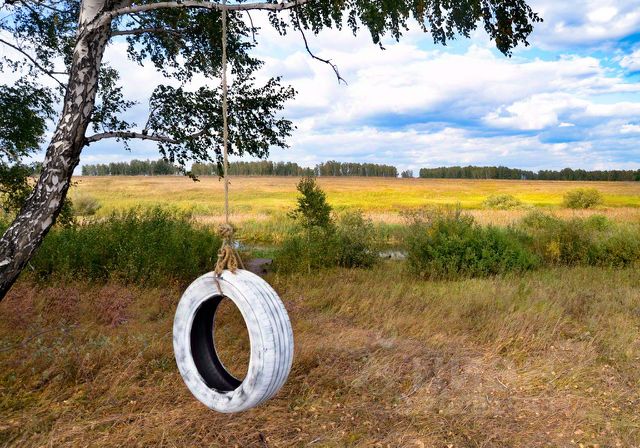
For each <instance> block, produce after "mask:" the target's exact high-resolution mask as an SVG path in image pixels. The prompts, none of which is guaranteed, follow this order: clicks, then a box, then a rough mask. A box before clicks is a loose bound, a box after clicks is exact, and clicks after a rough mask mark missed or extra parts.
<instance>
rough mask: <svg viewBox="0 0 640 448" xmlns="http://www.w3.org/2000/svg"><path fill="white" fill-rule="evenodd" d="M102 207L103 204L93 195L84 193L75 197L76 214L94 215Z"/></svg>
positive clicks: (74, 208) (74, 207)
mask: <svg viewBox="0 0 640 448" xmlns="http://www.w3.org/2000/svg"><path fill="white" fill-rule="evenodd" d="M100 207H102V205H100V202H98V200H97V199H96V198H94V197H93V196H89V195H84V194H83V195H78V196H76V197H75V198H74V199H73V212H74V214H75V215H76V216H93V215H95V214H96V212H97V211H98V210H100Z"/></svg>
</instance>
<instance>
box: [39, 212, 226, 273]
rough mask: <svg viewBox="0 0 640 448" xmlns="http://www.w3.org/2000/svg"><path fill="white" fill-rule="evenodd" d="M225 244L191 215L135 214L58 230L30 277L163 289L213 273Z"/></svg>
mask: <svg viewBox="0 0 640 448" xmlns="http://www.w3.org/2000/svg"><path fill="white" fill-rule="evenodd" d="M220 243H221V241H220V239H219V238H218V236H216V235H215V234H214V233H212V232H211V231H210V230H208V229H206V228H204V227H201V226H198V225H196V224H194V223H193V221H192V219H191V217H190V216H189V215H186V214H183V213H179V212H176V211H170V210H166V209H160V208H155V209H150V210H141V209H133V210H129V211H127V212H123V213H115V214H112V215H111V216H109V217H107V218H105V219H93V220H91V221H87V222H85V223H84V224H83V225H81V226H76V227H72V228H54V229H53V230H52V231H51V232H50V233H49V235H47V237H46V238H45V241H44V243H43V245H42V247H41V248H40V249H39V251H38V252H37V254H36V256H35V257H34V259H33V260H32V261H31V263H30V265H29V268H30V269H27V272H30V273H31V275H33V276H35V277H36V278H37V279H41V280H42V279H48V278H50V277H52V276H53V277H58V278H69V279H71V278H74V279H76V278H82V279H87V280H107V279H118V280H122V281H126V282H135V283H147V284H151V285H162V284H167V283H169V282H174V281H176V282H187V281H190V280H192V279H193V278H195V277H197V276H199V275H201V274H202V273H203V272H205V271H207V270H211V269H212V267H213V264H214V263H215V260H216V254H217V250H218V248H219V247H220Z"/></svg>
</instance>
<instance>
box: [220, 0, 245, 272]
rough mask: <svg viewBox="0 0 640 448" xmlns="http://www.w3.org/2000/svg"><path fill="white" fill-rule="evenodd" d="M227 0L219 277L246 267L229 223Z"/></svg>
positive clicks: (223, 29)
mask: <svg viewBox="0 0 640 448" xmlns="http://www.w3.org/2000/svg"><path fill="white" fill-rule="evenodd" d="M226 3H227V2H226V0H223V1H222V4H223V8H222V15H221V16H222V144H223V147H222V154H223V157H224V159H223V169H224V224H221V225H220V227H219V228H218V233H219V234H220V236H221V237H222V246H221V247H220V250H218V260H217V261H216V268H215V273H216V275H217V276H218V277H219V276H220V275H222V271H224V270H225V269H228V270H229V271H231V272H235V271H236V270H237V269H238V266H239V267H240V268H242V269H244V265H243V264H242V259H241V258H240V255H239V254H238V252H237V251H236V249H235V247H234V239H233V227H232V226H231V224H230V223H229V154H228V146H229V120H228V102H227V93H228V87H227V8H225V7H224V5H226Z"/></svg>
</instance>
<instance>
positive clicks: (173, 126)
mask: <svg viewBox="0 0 640 448" xmlns="http://www.w3.org/2000/svg"><path fill="white" fill-rule="evenodd" d="M221 95H222V91H221V88H220V87H216V88H214V89H211V88H208V87H201V88H199V89H198V90H196V91H189V90H187V89H185V88H182V87H179V88H175V87H171V86H165V85H161V86H158V88H156V90H155V92H154V93H153V95H152V97H151V101H150V107H151V110H153V111H154V112H153V114H152V116H151V117H150V119H149V123H148V132H150V133H154V134H159V135H164V136H168V137H170V138H171V139H173V140H174V141H175V142H177V143H160V145H159V146H160V151H161V153H162V155H163V156H164V157H166V158H167V159H168V160H169V161H170V162H172V163H173V162H177V163H178V164H180V165H183V166H184V165H185V162H186V161H187V160H189V159H191V160H194V161H196V162H198V161H215V162H217V163H218V165H219V166H221V163H222V152H221V150H222V146H223V141H222V103H221ZM293 95H294V90H293V89H292V88H291V87H283V86H282V85H281V84H280V80H279V79H278V78H272V79H270V80H269V81H268V82H267V83H266V84H265V85H263V86H261V87H255V85H254V79H253V78H252V77H250V76H248V77H239V78H236V80H235V81H234V83H233V84H232V85H231V87H230V89H229V142H230V147H229V154H233V155H237V156H242V155H244V154H250V155H252V156H257V157H266V156H267V155H268V154H269V148H270V147H271V146H281V147H285V146H286V142H285V139H286V137H288V136H289V135H290V134H291V131H292V130H293V125H292V123H291V121H289V120H286V119H284V118H281V117H278V116H277V115H276V113H277V111H279V110H282V109H283V107H284V103H285V101H287V100H288V99H291V98H293Z"/></svg>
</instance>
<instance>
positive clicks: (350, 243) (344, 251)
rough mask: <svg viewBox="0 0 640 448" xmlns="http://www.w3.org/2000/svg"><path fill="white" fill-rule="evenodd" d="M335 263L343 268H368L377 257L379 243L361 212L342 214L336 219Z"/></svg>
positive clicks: (371, 226)
mask: <svg viewBox="0 0 640 448" xmlns="http://www.w3.org/2000/svg"><path fill="white" fill-rule="evenodd" d="M334 250H335V257H336V261H335V263H336V264H337V265H338V266H342V267H345V268H368V267H371V266H373V265H374V264H375V263H376V262H377V261H378V259H379V258H380V257H379V242H378V239H377V237H376V233H375V228H374V227H373V223H372V222H371V220H370V219H366V218H365V217H364V216H363V214H362V212H361V211H348V212H344V213H343V214H342V215H340V216H339V217H338V225H337V228H336V233H335V248H334Z"/></svg>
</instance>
